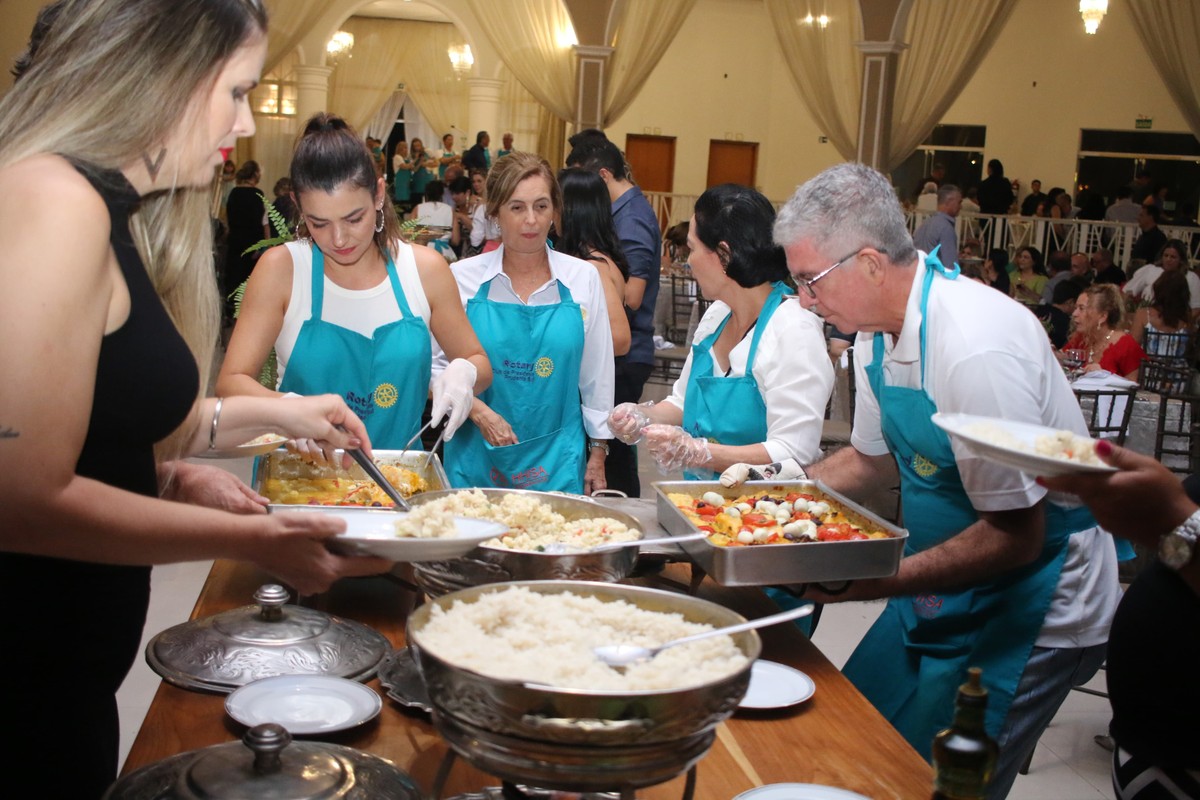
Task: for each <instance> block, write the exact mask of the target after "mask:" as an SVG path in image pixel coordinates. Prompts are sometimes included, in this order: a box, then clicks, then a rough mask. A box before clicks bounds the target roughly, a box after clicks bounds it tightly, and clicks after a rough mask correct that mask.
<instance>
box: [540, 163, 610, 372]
mask: <svg viewBox="0 0 1200 800" xmlns="http://www.w3.org/2000/svg"><path fill="white" fill-rule="evenodd" d="M558 185H559V187H561V189H562V213H561V214H560V215H559V218H558V221H557V222H556V223H555V226H554V227H555V229H557V230H558V242H556V243H555V248H554V249H556V250H557V251H558V252H560V253H566V254H567V255H569V256H575V257H576V258H581V259H583V260H584V261H587V262H588V263H590V264H592V265H593V266H595V267H596V270H597V271H598V272H599V273H600V282H601V283H602V284H603V285H604V298H605V300H606V301H607V302H608V324H609V325H610V326H611V328H612V338H613V353H614V354H615V355H618V356H623V355H625V354H626V353H627V352H629V319H628V318H627V317H626V316H625V305H624V303H625V279H626V278H627V277H628V276H629V264H628V263H626V261H625V253H624V252H623V251H622V250H621V242H620V240H619V239H618V238H617V229H616V228H615V227H613V218H612V201H610V200H609V199H608V188H607V187H606V186H605V185H604V180H603V179H602V178H601V177H600V176H599V175H597V174H596V173H594V172H590V171H588V170H585V169H581V168H579V167H568V168H566V169H564V170H559V173H558Z"/></svg>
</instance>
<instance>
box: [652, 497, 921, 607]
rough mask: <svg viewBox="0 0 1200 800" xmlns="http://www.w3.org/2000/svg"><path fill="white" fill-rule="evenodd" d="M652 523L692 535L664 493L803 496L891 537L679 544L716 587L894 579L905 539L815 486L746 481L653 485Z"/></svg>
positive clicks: (899, 531) (854, 505)
mask: <svg viewBox="0 0 1200 800" xmlns="http://www.w3.org/2000/svg"><path fill="white" fill-rule="evenodd" d="M654 491H655V495H656V497H657V502H658V522H659V524H660V525H662V526H663V527H664V528H666V529H667V531H668V532H670V533H671V534H672V535H674V536H682V535H683V534H686V533H692V532H693V531H696V530H698V529H697V528H696V526H695V525H693V524H692V522H691V521H689V520H688V518H687V517H685V516H684V515H683V512H682V511H680V510H679V509H678V508H677V507H676V506H675V504H674V503H672V502H671V501H670V500H669V499H668V498H667V494H668V493H672V492H673V493H679V494H688V495H693V496H695V497H699V496H700V495H702V494H704V493H705V492H716V493H717V494H719V495H721V496H722V497H724V498H726V499H728V500H732V499H734V498H736V497H740V496H742V495H746V494H753V493H755V492H762V493H763V494H767V493H769V492H776V493H779V492H783V493H786V492H808V493H810V494H813V495H820V496H822V498H823V499H827V500H830V501H832V502H833V503H834V504H836V505H838V506H840V507H841V508H842V509H843V510H844V511H846V512H847V514H848V515H849V516H851V517H858V518H861V520H862V521H863V522H867V523H869V524H871V525H873V526H875V527H878V528H880V529H881V530H885V531H887V532H888V533H890V534H891V536H890V537H889V538H887V539H864V540H860V541H855V542H797V543H795V544H770V545H760V546H757V547H718V546H716V545H712V544H709V543H708V542H707V541H705V540H700V541H693V542H686V543H684V544H681V545H679V546H680V547H682V548H683V549H684V551H686V552H687V554H688V555H689V556H691V558H692V560H693V561H694V562H695V563H696V564H697V565H699V566H700V567H701V568H702V569H703V570H704V571H705V572H707V573H708V574H709V576H711V577H712V579H713V580H714V581H716V582H717V583H719V584H721V585H722V586H773V585H778V584H789V583H836V582H839V581H849V580H857V579H860V578H885V577H888V576H889V575H895V574H896V570H897V569H899V567H900V557H901V556H902V555H903V554H904V545H905V543H906V542H907V540H908V531H906V530H904V529H903V528H899V527H897V526H895V525H893V524H891V523H890V522H888V521H886V520H884V519H881V518H880V517H879V516H877V515H875V514H873V513H871V512H870V511H868V510H867V509H865V508H863V507H862V506H860V505H858V504H857V503H855V502H853V501H851V500H849V499H848V498H846V497H843V496H842V495H840V494H838V493H837V492H834V491H833V490H832V489H830V488H829V487H828V486H826V485H825V484H823V483H821V482H820V481H749V482H747V483H745V484H744V485H742V486H738V487H735V488H732V489H730V488H726V487H724V486H722V485H721V484H720V483H719V482H718V481H667V482H662V483H656V484H654Z"/></svg>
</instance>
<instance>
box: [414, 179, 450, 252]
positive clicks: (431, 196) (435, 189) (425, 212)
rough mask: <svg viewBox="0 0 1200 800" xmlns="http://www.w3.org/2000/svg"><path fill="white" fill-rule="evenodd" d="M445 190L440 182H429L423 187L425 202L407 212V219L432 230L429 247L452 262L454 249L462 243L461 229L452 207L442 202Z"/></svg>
mask: <svg viewBox="0 0 1200 800" xmlns="http://www.w3.org/2000/svg"><path fill="white" fill-rule="evenodd" d="M445 196H446V188H445V186H444V185H443V184H442V182H441V181H430V182H429V184H428V185H427V186H426V187H425V200H424V202H422V203H419V204H417V206H416V207H415V208H414V209H413V210H412V211H411V212H409V215H408V218H409V219H415V220H416V221H417V222H419V223H420V224H421V225H424V226H425V227H427V228H433V229H435V230H434V233H435V234H436V238H434V239H432V240H430V242H429V246H430V247H432V248H433V249H435V250H437V251H438V253H440V254H441V255H442V257H443V258H446V259H450V260H452V258H453V256H452V254H453V253H454V248H456V247H458V246H459V244H460V242H461V241H462V229H461V228H460V226H459V221H458V217H456V216H455V214H454V206H452V205H450V204H449V203H446V202H443V200H442V198H443V197H445Z"/></svg>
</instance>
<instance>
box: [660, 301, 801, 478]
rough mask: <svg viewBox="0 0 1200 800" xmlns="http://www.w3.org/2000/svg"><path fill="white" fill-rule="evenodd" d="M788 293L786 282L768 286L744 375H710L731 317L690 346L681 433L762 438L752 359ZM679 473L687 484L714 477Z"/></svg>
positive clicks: (763, 420) (717, 439) (747, 440)
mask: <svg viewBox="0 0 1200 800" xmlns="http://www.w3.org/2000/svg"><path fill="white" fill-rule="evenodd" d="M788 291H789V289H788V287H787V284H784V283H778V282H777V283H775V284H773V285H772V287H771V293H770V294H769V295H767V300H766V302H765V303H763V307H762V310H761V311H760V312H759V314H758V322H757V323H755V326H754V337H753V338H752V339H751V340H750V353H749V354H748V355H747V356H746V373H745V375H743V376H742V377H740V378H726V377H724V376H719V375H713V357H712V347H713V345H714V344H715V343H716V341H717V337H719V336H720V335H721V331H723V330H725V325H726V324H728V322H729V320H730V318H731V317H732V316H733V314H732V313H731V314H729V315H728V316H726V317H725V319H723V320H722V321H721V324H720V325H718V326H717V329H716V330H715V331H713V332H712V334H710V335H709V336H707V337H706V338H705V339H704V341H702V342H699V343H698V344H694V345H692V369H691V373H690V374H689V376H688V384H687V392H686V394H685V395H684V401H683V429H684V430H685V431H687V432H688V433H690V434H691V435H692V436H695V437H697V438H701V439H707V440H708V441H710V442H713V443H714V444H725V445H734V446H737V445H744V444H758V443H759V442H762V441H765V440H766V438H767V404H766V401H764V400H763V396H762V392H760V391H759V389H758V383H757V382H756V381H755V380H754V372H753V368H754V357H755V356H756V355H757V354H758V342H759V340H760V339H761V338H762V334H763V331H764V330H766V327H767V323H768V322H770V320H771V316H772V315H773V314H774V313H775V309H777V308H779V304H780V303H781V302H783V298H784V295H786V294H787V293H788ZM683 474H684V477H685V478H687V479H688V480H701V481H711V480H716V478H717V477H718V476H717V473H715V472H713V471H711V470H684V473H683Z"/></svg>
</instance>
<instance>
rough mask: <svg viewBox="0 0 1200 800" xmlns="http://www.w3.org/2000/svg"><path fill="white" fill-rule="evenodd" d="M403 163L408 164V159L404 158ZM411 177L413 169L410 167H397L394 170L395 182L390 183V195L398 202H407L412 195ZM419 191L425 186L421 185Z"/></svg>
mask: <svg viewBox="0 0 1200 800" xmlns="http://www.w3.org/2000/svg"><path fill="white" fill-rule="evenodd" d="M404 163H405V164H408V159H407V158H406V159H404ZM412 179H413V171H412V170H411V169H398V170H396V172H395V182H394V183H393V184H392V197H393V198H395V200H396V201H397V202H399V203H407V202H408V200H409V198H410V197H411V196H412ZM421 191H422V192H424V191H425V187H424V186H422V187H421Z"/></svg>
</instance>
